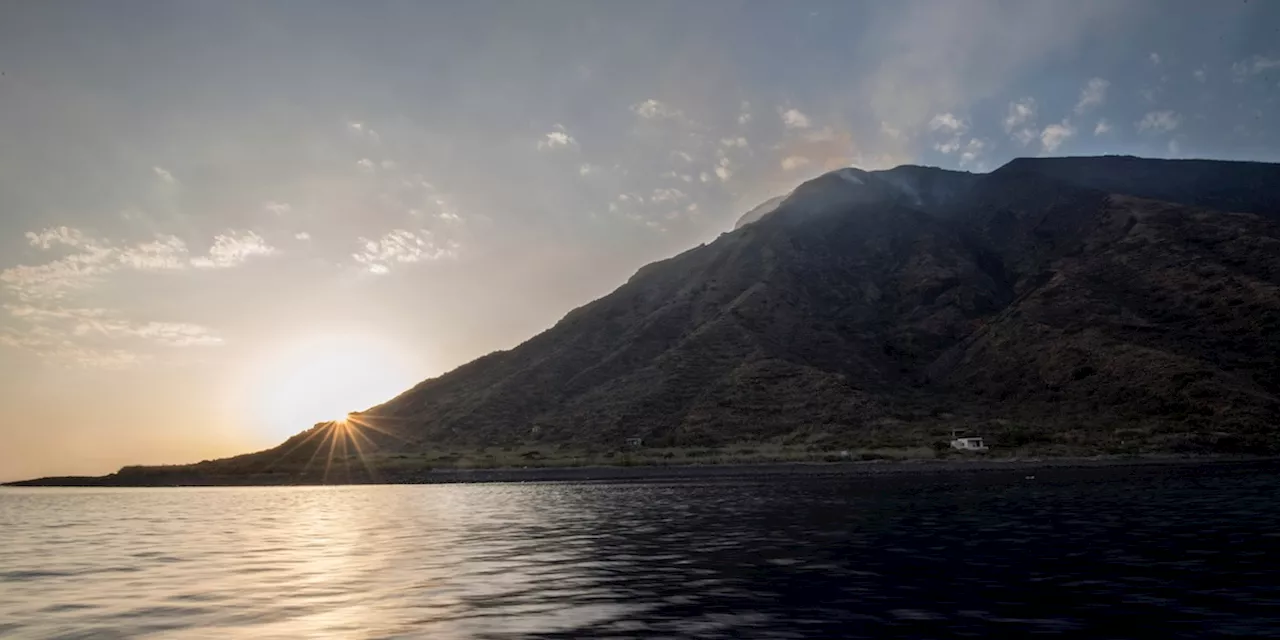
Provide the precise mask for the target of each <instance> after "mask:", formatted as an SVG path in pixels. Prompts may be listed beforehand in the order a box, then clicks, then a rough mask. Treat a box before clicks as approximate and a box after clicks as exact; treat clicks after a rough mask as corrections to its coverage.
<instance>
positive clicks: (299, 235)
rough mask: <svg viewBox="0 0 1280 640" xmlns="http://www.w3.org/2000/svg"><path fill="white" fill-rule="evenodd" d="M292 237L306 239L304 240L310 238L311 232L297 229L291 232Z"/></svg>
mask: <svg viewBox="0 0 1280 640" xmlns="http://www.w3.org/2000/svg"><path fill="white" fill-rule="evenodd" d="M293 238H294V239H295V240H303V241H306V240H310V239H311V234H309V233H307V232H306V231H299V232H297V233H295V234H293Z"/></svg>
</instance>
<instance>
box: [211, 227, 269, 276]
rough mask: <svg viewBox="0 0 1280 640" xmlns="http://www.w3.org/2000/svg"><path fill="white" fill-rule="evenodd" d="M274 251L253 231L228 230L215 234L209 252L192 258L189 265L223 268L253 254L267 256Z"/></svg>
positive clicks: (234, 264) (231, 265) (240, 261)
mask: <svg viewBox="0 0 1280 640" xmlns="http://www.w3.org/2000/svg"><path fill="white" fill-rule="evenodd" d="M275 252H276V248H275V247H273V246H271V245H269V244H267V241H266V240H264V239H263V238H262V236H260V235H258V234H257V233H255V232H253V231H228V232H226V233H224V234H219V235H217V236H215V237H214V239H213V246H211V247H209V254H208V255H207V256H202V257H199V258H193V259H192V260H191V265H192V266H194V267H198V268H201V269H225V268H227V267H234V266H236V265H239V264H241V263H243V262H245V261H246V260H248V259H249V258H252V257H253V256H269V255H271V254H273V253H275Z"/></svg>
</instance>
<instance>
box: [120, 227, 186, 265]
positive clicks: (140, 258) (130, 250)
mask: <svg viewBox="0 0 1280 640" xmlns="http://www.w3.org/2000/svg"><path fill="white" fill-rule="evenodd" d="M116 260H117V261H119V263H120V264H122V265H124V266H126V267H130V268H133V269H137V270H139V271H162V270H172V269H182V268H185V267H186V266H187V244H186V243H185V242H183V241H182V240H181V239H180V238H178V237H177V236H157V237H156V239H155V240H154V241H152V242H144V243H142V244H138V245H135V246H133V247H126V248H124V249H119V250H118V254H117V256H116Z"/></svg>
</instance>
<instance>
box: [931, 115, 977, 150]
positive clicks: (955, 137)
mask: <svg viewBox="0 0 1280 640" xmlns="http://www.w3.org/2000/svg"><path fill="white" fill-rule="evenodd" d="M929 130H930V131H932V132H934V133H937V134H943V135H946V136H949V137H948V138H947V139H946V140H942V141H939V142H935V143H934V144H933V148H934V149H936V150H937V151H938V152H939V153H945V154H948V155H949V154H952V153H955V152H957V151H959V150H960V148H961V147H962V146H964V134H965V132H966V131H968V130H969V123H968V122H966V121H965V120H963V119H961V118H958V117H956V116H955V115H954V114H952V113H939V114H937V115H935V116H933V118H932V119H931V120H929Z"/></svg>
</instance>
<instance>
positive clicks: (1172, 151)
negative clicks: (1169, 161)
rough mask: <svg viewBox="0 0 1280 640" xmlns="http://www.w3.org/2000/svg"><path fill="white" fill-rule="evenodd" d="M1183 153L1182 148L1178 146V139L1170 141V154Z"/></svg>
mask: <svg viewBox="0 0 1280 640" xmlns="http://www.w3.org/2000/svg"><path fill="white" fill-rule="evenodd" d="M1181 153H1182V149H1180V148H1179V147H1178V139H1177V138H1174V139H1172V140H1170V141H1169V155H1171V156H1176V155H1179V154H1181Z"/></svg>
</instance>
